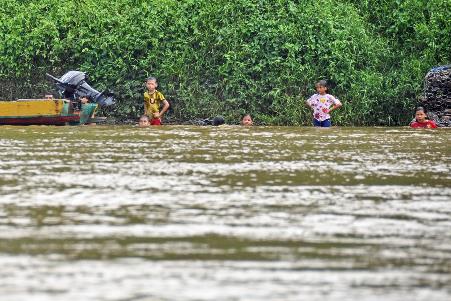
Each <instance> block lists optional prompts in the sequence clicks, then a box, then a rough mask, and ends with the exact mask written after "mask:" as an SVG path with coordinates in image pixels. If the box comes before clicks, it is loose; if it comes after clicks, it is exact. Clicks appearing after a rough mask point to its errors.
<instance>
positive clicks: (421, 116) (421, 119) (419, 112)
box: [410, 107, 437, 129]
mask: <svg viewBox="0 0 451 301" xmlns="http://www.w3.org/2000/svg"><path fill="white" fill-rule="evenodd" d="M410 127H411V128H428V129H436V128H437V124H436V123H435V121H433V120H429V119H427V115H426V112H425V110H424V109H423V107H418V108H416V110H415V120H414V121H412V122H411V123H410Z"/></svg>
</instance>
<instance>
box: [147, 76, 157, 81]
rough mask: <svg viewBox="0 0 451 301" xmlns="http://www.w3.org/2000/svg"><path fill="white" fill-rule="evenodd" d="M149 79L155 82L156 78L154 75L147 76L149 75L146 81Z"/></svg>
mask: <svg viewBox="0 0 451 301" xmlns="http://www.w3.org/2000/svg"><path fill="white" fill-rule="evenodd" d="M149 80H153V81H155V82H157V78H156V77H154V76H149V77H148V78H147V79H146V82H148V81H149Z"/></svg>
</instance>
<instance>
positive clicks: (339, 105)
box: [329, 103, 341, 113]
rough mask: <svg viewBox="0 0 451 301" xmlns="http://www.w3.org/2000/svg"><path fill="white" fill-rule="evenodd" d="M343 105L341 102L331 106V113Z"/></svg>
mask: <svg viewBox="0 0 451 301" xmlns="http://www.w3.org/2000/svg"><path fill="white" fill-rule="evenodd" d="M339 107H341V103H337V104H334V106H333V107H332V108H330V110H329V113H330V112H332V111H334V110H336V109H338V108H339Z"/></svg>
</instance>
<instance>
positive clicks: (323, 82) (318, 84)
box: [315, 79, 327, 88]
mask: <svg viewBox="0 0 451 301" xmlns="http://www.w3.org/2000/svg"><path fill="white" fill-rule="evenodd" d="M316 86H321V87H326V88H327V81H325V80H324V79H322V80H319V81H317V82H316V84H315V87H316Z"/></svg>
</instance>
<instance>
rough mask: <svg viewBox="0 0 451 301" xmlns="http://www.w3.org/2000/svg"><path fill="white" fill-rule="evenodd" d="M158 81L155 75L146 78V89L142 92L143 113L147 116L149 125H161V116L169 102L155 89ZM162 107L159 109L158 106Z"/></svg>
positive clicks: (167, 107)
mask: <svg viewBox="0 0 451 301" xmlns="http://www.w3.org/2000/svg"><path fill="white" fill-rule="evenodd" d="M157 87H158V83H157V79H156V78H155V77H149V78H147V80H146V88H147V91H146V92H144V115H147V116H149V118H150V125H161V117H163V114H164V113H166V111H167V110H168V109H169V103H168V101H167V100H166V99H165V98H164V95H163V94H162V93H161V92H160V91H158V90H157ZM161 105H163V108H162V109H161V111H160V106H161Z"/></svg>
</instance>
